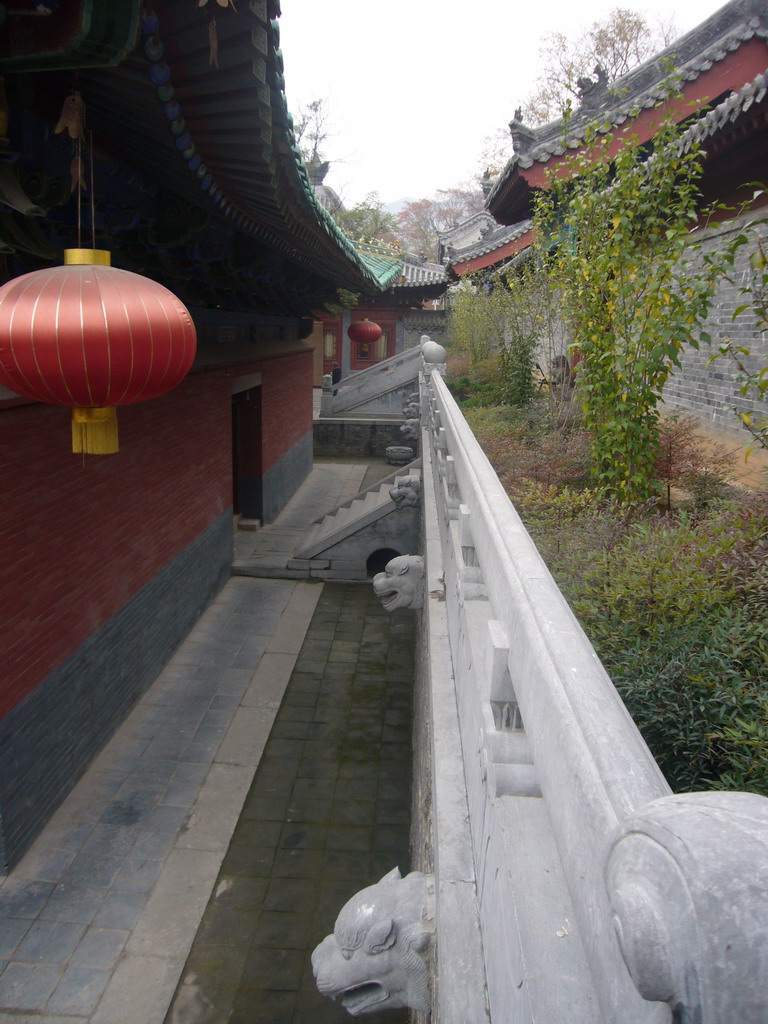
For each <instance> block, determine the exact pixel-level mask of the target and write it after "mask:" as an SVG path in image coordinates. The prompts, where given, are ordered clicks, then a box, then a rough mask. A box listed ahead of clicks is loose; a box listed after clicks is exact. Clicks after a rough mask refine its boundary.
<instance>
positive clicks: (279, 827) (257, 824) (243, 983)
mask: <svg viewBox="0 0 768 1024" xmlns="http://www.w3.org/2000/svg"><path fill="white" fill-rule="evenodd" d="M414 644H415V622H414V617H413V613H412V612H410V611H406V610H401V611H396V612H394V613H393V614H391V615H390V614H388V613H387V612H385V611H384V610H383V609H382V607H381V604H380V603H379V601H378V600H377V599H376V597H375V595H374V594H373V593H372V590H371V588H370V586H361V585H359V584H341V583H326V584H324V587H323V593H322V595H321V597H320V600H319V602H318V605H317V608H316V610H315V614H314V616H313V618H312V621H311V623H310V626H309V629H308V630H307V635H306V639H305V641H304V644H303V646H302V649H301V653H300V654H299V657H298V660H297V662H296V666H295V669H294V672H293V674H292V676H291V679H290V682H289V684H288V687H287V689H286V692H285V697H284V699H283V702H282V704H281V706H280V710H279V711H278V714H277V717H276V719H275V723H274V725H273V728H272V732H271V733H270V737H269V740H268V742H267V746H266V749H265V751H264V756H263V758H262V760H261V762H260V764H259V767H258V770H257V772H256V775H255V777H254V781H253V784H252V786H251V789H250V792H249V794H248V796H247V798H246V801H245V804H244V807H243V812H242V815H241V817H240V821H239V822H238V825H237V828H236V829H235V832H234V835H233V837H232V842H231V844H230V847H229V850H228V852H227V855H226V857H225V858H224V861H223V864H222V867H221V872H220V874H219V877H218V879H217V882H216V886H215V888H214V891H213V895H212V897H211V900H210V902H209V904H208V907H207V909H206V911H205V914H204V915H203V919H202V921H201V923H200V927H199V929H198V932H197V935H196V937H195V940H194V942H193V945H192V949H191V951H190V955H189V958H188V960H187V964H186V967H185V969H184V971H183V973H182V978H181V982H180V984H179V986H178V989H177V991H176V994H175V996H174V999H173V1002H172V1004H171V1007H170V1009H169V1011H168V1015H167V1017H166V1024H267V1022H268V1024H343V1022H349V1021H350V1020H351V1018H350V1016H349V1014H348V1013H347V1012H346V1011H345V1010H344V1009H343V1008H342V1007H341V1006H340V1005H338V1004H337V1003H334V1002H332V1001H331V1000H329V999H327V998H324V997H322V996H321V995H320V994H319V993H318V992H317V989H316V987H315V983H314V978H313V975H312V967H311V964H310V955H311V953H312V950H313V949H314V947H315V946H316V945H317V944H318V943H319V942H320V941H321V940H322V939H323V938H324V937H325V935H327V934H328V933H329V932H331V931H332V930H333V924H334V921H335V919H336V915H337V914H338V912H339V910H340V909H341V907H342V906H343V904H344V903H345V902H346V901H347V900H348V899H349V898H350V897H351V896H352V895H353V894H354V893H355V892H357V891H358V890H360V889H361V888H364V887H365V886H367V885H371V884H372V883H374V882H376V881H378V879H379V878H381V877H382V876H383V875H384V874H385V873H386V872H388V871H389V870H390V869H391V868H393V867H395V866H399V867H400V869H401V871H402V872H403V874H405V872H406V870H408V869H409V815H410V792H411V717H412V702H413V676H414ZM365 1019H366V1020H367V1021H369V1022H370V1024H405V1022H406V1021H407V1020H408V1013H407V1011H405V1010H401V1011H391V1010H390V1011H388V1012H385V1011H382V1012H378V1013H376V1012H374V1013H367V1014H366V1017H365Z"/></svg>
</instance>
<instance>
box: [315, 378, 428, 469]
mask: <svg viewBox="0 0 768 1024" xmlns="http://www.w3.org/2000/svg"><path fill="white" fill-rule="evenodd" d="M411 390H413V389H411ZM403 423H404V420H403V414H402V410H401V409H398V416H397V418H396V419H390V420H382V419H346V418H341V417H339V418H335V419H320V420H315V423H314V428H313V436H314V443H315V456H317V457H320V458H354V457H355V456H358V457H361V458H382V459H383V458H385V453H386V449H387V448H388V447H389V446H390V445H395V444H402V443H403V435H402V434H401V433H400V428H401V427H402V425H403Z"/></svg>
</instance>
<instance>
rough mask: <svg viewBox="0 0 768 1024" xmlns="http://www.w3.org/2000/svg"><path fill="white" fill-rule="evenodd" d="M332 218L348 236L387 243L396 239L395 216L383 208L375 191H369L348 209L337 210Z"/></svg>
mask: <svg viewBox="0 0 768 1024" xmlns="http://www.w3.org/2000/svg"><path fill="white" fill-rule="evenodd" d="M334 219H335V221H336V223H337V224H338V225H339V227H340V228H341V229H342V231H344V232H346V234H348V235H349V236H350V238H363V239H365V240H366V241H382V242H389V243H394V242H396V241H397V237H396V235H395V218H394V217H393V216H392V214H391V213H389V212H388V211H387V210H385V209H384V203H383V202H382V201H381V199H380V198H379V195H378V193H377V192H369V193H368V195H367V196H366V197H365V199H363V200H362V201H361V202H359V203H357V204H356V205H355V206H352V207H350V209H348V210H344V209H341V210H339V211H338V212H337V213H336V214H335V216H334Z"/></svg>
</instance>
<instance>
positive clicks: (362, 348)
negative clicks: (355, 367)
mask: <svg viewBox="0 0 768 1024" xmlns="http://www.w3.org/2000/svg"><path fill="white" fill-rule="evenodd" d="M357 358H358V359H359V360H360V361H361V362H362V361H363V360H368V359H370V358H371V344H370V342H368V341H359V342H358V343H357Z"/></svg>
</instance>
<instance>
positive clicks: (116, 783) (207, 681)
mask: <svg viewBox="0 0 768 1024" xmlns="http://www.w3.org/2000/svg"><path fill="white" fill-rule="evenodd" d="M342 469H343V471H342V473H341V474H340V475H338V474H333V475H332V476H333V479H334V480H335V481H336V483H338V482H339V480H341V487H342V488H343V487H344V485H345V483H346V485H347V486H349V487H352V486H356V485H354V484H353V483H351V482H350V481H349V472H348V467H343V468H342ZM323 475H324V476H325V477H326V479H329V477H328V475H327V474H323ZM316 483H317V476H316V475H315V474H314V473H313V476H312V477H310V480H309V481H308V483H307V485H305V487H304V488H302V489H301V491H300V492H299V494H298V495H297V496H296V498H295V499H294V502H293V503H292V506H293V507H289V508H288V509H286V510H285V513H284V516H285V520H287V521H289V522H288V525H289V528H291V529H294V528H296V529H299V528H300V523H298V521H295V522H291V521H290V520H292V519H293V517H296V519H297V520H298V517H299V516H300V515H303V516H305V517H307V518H305V521H307V522H308V519H309V518H312V517H314V515H316V514H318V511H321V510H322V508H323V507H324V508H330V507H333V505H334V504H335V503H336V501H337V500H338V499H337V497H336V496H335V495H333V494H330V493H329V492H330V490H332V488H326V489H325V491H323V488H318V487H317V486H316ZM307 488H308V489H307ZM308 495H309V496H308ZM321 501H322V502H323V505H322V506H321V505H320V504H319V503H320V502H321ZM300 509H303V511H301V512H300V511H299V510H300ZM310 510H311V513H312V514H311V516H309V517H308V512H309V511H310ZM285 520H284V517H283V516H281V517H280V518H279V519H278V521H277V523H276V524H275V526H274V529H275V530H278V531H279V530H280V529H281V528H283V527H284V526H285V525H286V522H285ZM272 529H273V528H270V527H268V528H265V529H264V530H263V531H258V532H259V533H262V534H263V538H262V539H263V541H264V542H265V543H267V542H269V538H270V531H271V530H272ZM256 537H257V534H251V535H250V537H249V539H248V543H249V544H251V543H253V544H254V545H256V544H258V541H257V540H254V538H256ZM322 589H323V585H322V584H318V583H307V582H301V581H295V580H287V579H256V578H250V577H233V578H232V579H231V580H230V581H229V582H228V583H227V585H226V586H225V587H224V589H223V590H222V592H221V593H220V595H219V596H218V597H217V599H216V600H215V601H214V602H213V603H212V605H211V606H210V607H209V608H208V609H207V611H206V612H205V613H204V615H203V616H202V617H201V619H200V621H199V623H198V624H197V626H196V627H195V628H194V630H193V631H192V632H191V633H190V635H189V637H188V638H187V640H186V641H185V643H184V644H183V645H182V646H181V647H180V648H179V650H178V651H177V653H176V654H175V656H174V657H173V658H172V660H171V661H170V662H169V664H168V665H167V666H166V668H165V670H164V671H163V673H162V674H161V675H160V677H159V678H158V679H157V681H156V682H155V684H154V685H153V686H152V687H151V688H150V690H149V691H148V692H147V694H146V695H145V697H144V698H143V699H142V701H141V702H140V703H139V704H138V705H137V706H136V708H135V709H134V711H133V712H132V713H131V715H130V716H129V717H128V718H127V719H126V721H125V722H124V723H123V725H122V727H121V728H120V729H119V730H118V732H117V733H116V734H115V736H114V737H113V738H112V740H111V741H110V742H109V743H108V744H107V746H106V747H105V749H104V750H103V751H102V753H101V754H100V755H99V757H98V758H97V759H96V760H95V761H94V762H93V764H92V765H91V767H90V768H89V770H88V772H87V773H86V774H85V775H84V777H83V778H82V779H81V781H80V783H79V784H78V785H77V786H76V787H75V789H74V790H73V791H72V793H71V794H70V796H69V797H68V798H67V799H66V800H65V802H64V803H63V804H62V806H61V807H60V808H59V810H58V811H57V813H56V814H55V815H54V817H53V818H52V819H51V821H50V822H49V824H48V826H47V827H46V828H45V830H44V831H43V832H42V833H41V835H40V836H39V837H38V839H37V841H36V842H35V843H34V844H33V846H32V847H31V849H30V850H29V851H28V853H27V854H26V856H25V857H24V858H23V859H22V861H21V862H20V863H19V865H18V866H17V867H16V868H15V869H14V871H13V872H12V873H11V874H10V875H8V876H7V877H6V878H3V879H0V1021H2V1022H4V1024H10V1022H13V1024H22V1022H24V1024H29V1021H30V1019H33V1020H35V1021H37V1022H38V1024H160V1022H162V1021H163V1019H164V1017H165V1014H166V1012H167V1010H168V1007H169V1005H170V1002H171V1000H172V998H173V994H174V991H175V989H176V986H177V984H178V982H179V979H180V978H181V977H182V972H183V970H184V965H185V962H186V959H187V956H188V953H189V950H190V946H191V943H192V940H193V938H194V936H195V933H196V931H197V928H198V925H199V923H200V920H201V917H202V915H203V912H204V910H205V907H206V904H207V903H208V899H209V897H210V895H211V892H212V891H213V889H214V885H215V883H216V879H217V877H218V875H219V871H220V868H221V865H222V861H223V859H224V856H225V854H226V852H227V849H228V847H229V842H230V839H231V837H232V834H233V831H234V829H235V827H236V825H237V822H238V818H239V816H240V813H241V811H242V807H243V802H244V801H245V799H246V796H247V795H248V793H249V789H250V787H251V783H252V782H253V779H254V773H255V771H256V767H257V765H258V763H259V761H260V759H261V756H262V753H263V751H264V746H265V744H266V742H267V739H268V737H269V734H270V729H271V727H272V723H273V722H274V720H275V716H276V715H277V712H278V709H279V708H280V703H281V700H282V697H283V693H284V690H285V687H286V686H287V684H288V681H289V679H290V677H291V674H292V672H293V669H294V666H295V663H296V659H297V657H298V655H299V651H300V650H301V647H302V644H303V641H304V637H305V634H306V631H307V628H308V626H309V623H310V621H311V619H312V616H313V613H314V611H315V606H316V604H317V602H318V599H319V597H320V594H321V592H322ZM358 592H359V588H358ZM361 607H362V605H361ZM339 639H341V638H339ZM338 650H341V648H339V649H338ZM309 660H310V661H311V660H312V659H309ZM341 660H342V661H343V659H341ZM323 671H324V669H323ZM341 674H342V675H343V674H344V672H343V671H342V672H341ZM285 742H288V740H287V738H286V739H285ZM365 881H366V882H367V881H369V879H368V878H366V879H365ZM357 887H358V886H357V884H355V886H354V888H357ZM337 895H338V894H337ZM337 909H338V906H337V905H336V903H334V913H335V910H337ZM331 924H332V920H331ZM324 927H327V926H325V925H324ZM243 1019H245V1018H243ZM254 1019H255V1018H254ZM276 1019H277V1018H276ZM280 1024H287V1020H286V1019H281V1021H280Z"/></svg>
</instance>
